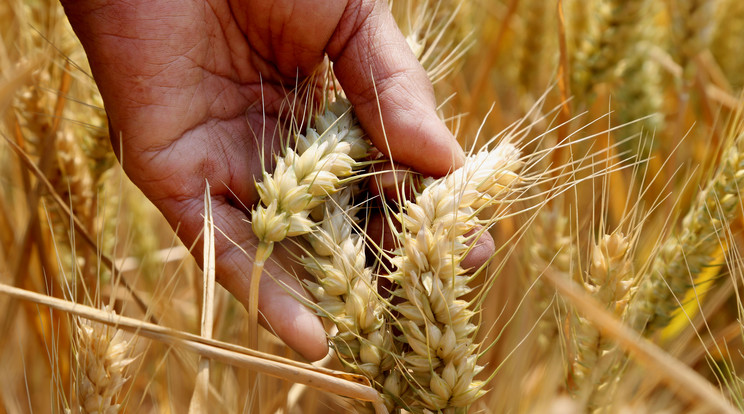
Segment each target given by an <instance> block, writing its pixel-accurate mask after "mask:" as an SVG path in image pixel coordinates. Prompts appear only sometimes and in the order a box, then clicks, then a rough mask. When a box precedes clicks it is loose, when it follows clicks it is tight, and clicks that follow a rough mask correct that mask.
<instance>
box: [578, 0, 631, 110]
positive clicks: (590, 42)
mask: <svg viewBox="0 0 744 414" xmlns="http://www.w3.org/2000/svg"><path fill="white" fill-rule="evenodd" d="M644 3H645V0H602V1H599V2H596V3H595V4H596V5H597V9H596V10H595V13H594V14H593V17H594V19H593V20H592V21H591V23H590V24H591V26H590V27H589V30H590V31H589V33H588V35H587V37H586V38H585V39H584V41H583V42H582V43H581V45H580V46H579V49H578V50H577V53H576V58H575V60H574V68H573V71H572V78H573V79H572V83H573V85H572V91H573V92H574V94H576V95H577V96H579V97H580V98H581V99H583V100H584V102H585V97H586V96H587V94H588V93H589V92H590V91H591V89H592V87H593V86H594V85H595V84H597V83H600V82H606V81H613V80H614V79H615V77H616V75H617V72H618V71H617V69H618V64H619V63H620V62H621V60H622V59H623V58H624V57H625V55H626V50H627V48H628V47H629V45H630V44H631V40H632V39H633V38H634V37H635V33H636V30H637V27H638V26H637V24H636V22H637V20H638V17H639V16H640V13H641V10H642V8H643V6H644ZM585 103H586V102H585Z"/></svg>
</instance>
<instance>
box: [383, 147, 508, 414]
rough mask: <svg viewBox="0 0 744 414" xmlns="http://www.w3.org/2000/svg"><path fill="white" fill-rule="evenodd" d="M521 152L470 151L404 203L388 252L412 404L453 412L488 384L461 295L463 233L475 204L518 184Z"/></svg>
mask: <svg viewBox="0 0 744 414" xmlns="http://www.w3.org/2000/svg"><path fill="white" fill-rule="evenodd" d="M520 167H521V161H520V159H519V152H518V151H517V150H516V148H515V147H514V146H512V145H511V144H508V143H505V144H501V145H499V146H497V147H496V148H495V149H494V150H492V151H490V152H489V151H487V150H482V151H480V152H478V153H477V154H475V155H472V156H470V157H469V158H468V159H467V160H466V161H465V165H464V166H463V167H461V168H460V169H459V170H457V171H455V172H453V173H451V174H450V175H448V176H446V177H444V178H441V179H439V180H428V181H427V182H426V188H425V189H424V190H423V191H422V192H421V193H420V194H419V195H417V196H416V199H415V202H412V201H409V202H406V203H404V205H405V207H404V210H403V213H402V214H401V216H400V220H401V223H402V227H403V230H402V231H401V232H400V233H399V234H398V239H399V242H400V248H399V249H397V250H396V252H395V253H394V255H393V258H392V263H393V265H394V266H395V270H394V271H393V272H392V273H391V274H390V275H389V276H388V277H389V278H390V280H391V281H392V282H393V283H394V286H396V287H395V289H394V291H393V292H392V294H393V296H394V297H395V298H397V299H400V300H401V302H400V303H398V304H396V305H395V306H394V307H393V308H394V309H395V310H396V311H397V312H398V313H399V314H400V316H399V317H398V319H397V321H396V325H397V326H398V329H400V331H401V332H402V333H403V338H402V340H403V342H404V343H406V344H407V349H406V350H404V351H403V352H402V355H401V358H400V360H401V362H402V365H401V367H402V368H401V369H402V371H401V372H400V377H401V378H403V379H404V380H406V381H408V382H409V383H410V384H411V387H410V388H409V389H408V391H407V392H406V393H405V394H404V395H403V396H402V399H403V400H404V401H405V402H406V404H407V408H408V409H410V410H413V411H415V412H422V411H423V410H444V411H445V412H450V411H453V410H457V409H463V408H464V407H467V406H468V405H470V404H471V403H472V402H473V401H475V399H477V398H478V397H479V396H480V395H482V394H483V393H484V392H485V391H484V390H483V387H484V386H485V383H484V382H483V381H476V380H473V377H474V376H475V375H476V374H477V373H478V372H479V371H480V370H481V369H482V368H481V367H480V366H478V365H477V363H476V362H477V355H476V354H475V351H476V350H477V348H478V345H477V344H475V343H474V342H473V334H474V333H475V332H476V330H477V327H476V326H475V325H473V324H472V323H471V319H472V317H473V316H474V311H473V310H471V309H469V303H468V302H467V301H465V300H463V299H462V296H463V295H465V294H467V293H468V292H470V291H471V288H470V287H469V286H468V281H469V280H470V277H469V276H467V275H466V274H465V270H464V269H462V268H461V267H460V262H461V260H462V258H463V257H464V255H465V253H466V251H467V248H468V247H467V243H466V242H467V240H466V236H465V235H466V234H467V233H468V232H470V231H472V230H473V229H474V228H475V225H476V224H477V223H478V219H477V218H476V211H475V209H477V208H479V207H483V206H485V205H493V204H496V203H499V202H502V201H504V199H505V198H506V197H508V196H509V195H510V194H512V192H513V191H514V190H515V189H516V188H517V187H518V185H519V184H520V182H521V180H520V176H519V175H518V171H519V169H520Z"/></svg>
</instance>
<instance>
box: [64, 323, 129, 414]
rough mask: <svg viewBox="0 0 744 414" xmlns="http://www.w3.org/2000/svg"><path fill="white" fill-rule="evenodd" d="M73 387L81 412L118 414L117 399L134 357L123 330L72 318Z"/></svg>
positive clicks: (118, 405)
mask: <svg viewBox="0 0 744 414" xmlns="http://www.w3.org/2000/svg"><path fill="white" fill-rule="evenodd" d="M75 342H76V348H75V360H76V363H77V376H76V387H77V395H78V403H79V405H80V411H81V412H83V413H105V414H114V413H118V412H119V409H120V408H121V407H120V404H118V403H117V402H116V398H117V396H118V394H119V392H120V391H121V388H122V386H123V385H124V383H125V382H126V380H127V377H126V375H125V370H126V367H127V366H128V365H129V364H130V363H132V361H133V360H134V358H128V357H127V356H128V355H129V353H130V351H131V347H130V344H129V341H127V340H126V339H125V338H124V331H120V330H118V329H115V328H112V327H110V326H106V325H103V324H101V323H98V322H91V321H88V320H86V319H82V318H76V319H75Z"/></svg>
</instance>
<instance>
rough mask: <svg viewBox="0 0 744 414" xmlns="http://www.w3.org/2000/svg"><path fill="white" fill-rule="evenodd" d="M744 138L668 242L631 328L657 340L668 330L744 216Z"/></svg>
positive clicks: (641, 293) (635, 302)
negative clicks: (743, 198)
mask: <svg viewBox="0 0 744 414" xmlns="http://www.w3.org/2000/svg"><path fill="white" fill-rule="evenodd" d="M743 140H744V135H741V133H740V132H739V134H738V136H736V139H734V140H733V141H732V142H731V144H730V145H729V147H728V149H727V150H726V151H724V153H723V155H722V159H721V165H720V166H719V168H718V170H717V171H716V173H715V174H714V175H713V176H712V177H711V178H710V180H709V181H708V184H707V185H706V187H705V189H703V190H702V191H701V192H700V193H699V195H698V198H697V200H696V202H695V203H694V205H693V206H692V207H691V208H690V210H689V212H688V213H687V215H686V216H685V217H684V219H683V221H682V226H681V228H680V231H679V232H677V233H675V234H673V235H672V236H671V237H669V238H668V239H667V240H666V241H664V242H663V243H662V244H661V246H660V248H659V251H658V253H657V255H656V257H655V259H654V260H653V262H652V264H651V267H650V270H649V272H648V274H646V275H645V276H644V278H643V280H642V281H641V284H640V286H639V288H638V292H637V293H636V294H635V295H634V296H633V298H632V300H631V303H630V307H629V308H628V313H629V314H628V321H629V324H630V325H631V326H632V327H634V328H635V329H637V330H639V331H646V332H647V334H651V333H653V332H654V331H656V330H657V329H659V328H662V327H664V326H666V324H667V323H668V322H669V320H670V319H671V317H672V313H673V312H674V311H675V309H677V307H678V304H677V300H678V299H679V298H681V297H683V296H684V293H685V292H686V291H687V290H688V289H689V288H690V287H691V283H692V281H693V280H695V278H696V276H697V275H698V274H699V273H700V272H701V271H703V268H704V266H706V265H708V263H710V261H711V259H712V258H713V254H714V252H715V251H716V250H717V249H718V248H719V247H720V246H721V242H720V237H721V232H722V231H724V229H725V227H726V226H728V224H729V223H731V222H732V221H734V220H735V219H736V218H737V217H738V216H739V214H740V211H741V207H740V194H741V193H740V190H741V188H744V187H743V186H744V151H743V150H742V147H743V146H744V144H743V142H744V141H743Z"/></svg>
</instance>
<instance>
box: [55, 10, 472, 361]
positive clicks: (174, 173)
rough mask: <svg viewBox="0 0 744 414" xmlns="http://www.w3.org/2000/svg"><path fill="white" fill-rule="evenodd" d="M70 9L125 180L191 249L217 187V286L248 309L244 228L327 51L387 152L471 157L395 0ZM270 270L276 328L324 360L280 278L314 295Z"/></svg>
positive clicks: (267, 311) (408, 158) (425, 157)
mask: <svg viewBox="0 0 744 414" xmlns="http://www.w3.org/2000/svg"><path fill="white" fill-rule="evenodd" d="M62 3H63V5H64V8H65V12H66V13H67V16H68V17H69V19H70V22H71V24H72V26H73V28H74V29H75V32H76V33H77V34H78V36H79V37H80V39H81V42H82V43H83V46H84V47H85V50H86V53H87V54H88V58H89V60H90V64H91V68H92V71H93V75H94V77H95V79H96V81H97V84H98V87H99V89H100V91H101V95H102V97H103V101H104V104H105V106H106V110H107V113H108V115H109V119H110V128H111V131H113V133H114V136H112V139H114V147H115V149H117V150H118V147H119V144H118V139H119V138H121V140H122V146H121V153H120V154H118V155H119V157H120V159H121V160H122V165H123V167H124V169H125V171H126V172H127V174H128V175H129V177H130V178H131V179H132V181H133V182H134V183H135V184H136V185H137V186H138V187H139V188H140V189H141V190H142V191H143V192H144V193H145V195H147V197H148V198H150V200H152V202H153V203H154V204H155V205H156V206H157V207H158V208H159V209H160V210H161V211H162V213H163V215H164V216H165V218H166V219H167V220H168V222H169V223H170V224H171V226H173V227H174V228H177V229H178V235H179V237H180V238H181V239H182V240H183V241H184V243H185V244H187V245H190V244H191V243H192V242H194V241H195V240H196V239H197V238H198V237H199V234H200V231H201V229H202V226H203V223H202V217H201V214H202V211H203V193H204V185H205V184H204V183H205V179H206V180H208V181H209V183H210V187H211V196H212V208H213V216H214V221H215V225H216V226H217V227H218V228H219V229H220V230H221V232H223V233H224V236H223V235H219V234H218V236H217V239H216V260H217V262H216V270H217V278H218V281H219V282H220V283H221V284H222V285H223V286H224V287H225V288H226V289H228V290H229V291H230V292H231V293H232V294H233V295H235V297H236V298H237V299H238V300H240V301H241V302H242V303H243V304H244V305H246V306H247V301H248V297H249V295H248V286H249V280H248V274H249V272H250V269H251V263H252V255H253V254H254V251H255V246H256V244H257V242H256V239H255V237H254V236H253V234H252V232H251V228H250V226H249V225H247V224H246V223H245V221H244V220H245V219H246V211H247V208H246V206H248V207H250V206H251V205H253V204H254V203H255V202H256V201H257V199H258V198H257V194H256V190H255V185H254V179H255V178H260V176H261V168H262V167H261V162H260V160H261V158H262V157H266V159H270V156H269V154H270V153H271V151H272V149H273V150H276V149H277V148H278V141H279V140H278V139H276V140H275V139H274V138H275V137H276V136H277V134H276V133H277V130H276V129H277V122H278V117H279V115H280V109H281V108H280V107H281V104H282V101H283V100H284V99H285V98H286V95H287V91H288V90H290V89H291V88H292V87H293V86H294V85H295V84H297V82H298V79H299V81H300V82H301V81H302V79H303V78H304V77H306V76H308V75H311V74H312V73H313V71H314V70H316V69H317V68H318V66H319V65H321V64H322V62H323V58H324V56H325V54H327V55H328V56H329V57H330V59H331V60H332V61H333V62H334V71H335V74H336V76H337V78H338V80H339V82H340V83H341V86H342V87H343V88H344V91H345V93H346V95H347V97H348V98H349V100H350V101H351V102H352V104H353V105H354V107H355V110H356V114H357V117H358V118H359V120H360V123H361V124H362V126H363V127H364V129H365V130H366V131H367V133H368V134H369V136H370V138H371V140H372V142H373V143H374V144H375V145H376V146H377V147H378V148H379V149H380V151H382V152H384V153H386V154H387V155H389V156H392V157H393V158H394V159H395V160H396V161H398V162H402V163H404V164H407V165H409V166H411V167H412V168H414V169H415V170H417V171H419V172H422V173H424V174H431V175H442V174H445V173H447V172H448V171H450V170H451V169H453V168H456V167H458V166H459V165H460V164H461V163H462V161H463V153H462V151H461V150H460V148H459V146H458V145H457V143H456V141H455V140H454V138H453V137H452V135H451V133H450V132H449V131H448V130H447V128H446V127H445V126H444V124H443V123H442V122H441V121H440V120H439V118H438V117H437V115H436V113H435V100H434V95H433V92H432V88H431V84H430V83H429V81H428V79H427V77H426V73H425V72H424V70H423V69H422V68H421V66H420V65H419V63H418V62H417V61H416V59H415V57H414V56H413V54H412V52H411V51H410V50H409V48H408V46H407V44H406V42H405V39H404V38H403V36H402V35H401V33H400V32H399V31H398V29H397V26H396V25H395V22H394V21H393V18H392V16H391V15H390V13H389V11H388V10H387V3H386V2H385V1H377V2H376V1H367V0H348V1H313V0H299V1H291V0H277V1H265V0H255V1H250V0H246V1H242V2H241V1H229V0H192V1H165V0H157V1H156V0H130V1H123V0H96V1H93V0H85V1H82V0H62ZM378 105H379V109H378ZM380 113H381V114H382V119H383V121H384V126H385V129H384V132H383V128H382V123H381V122H380V118H381V116H380ZM256 137H258V139H256ZM228 238H229V239H230V240H231V241H230V240H228ZM233 242H235V243H236V244H238V245H239V246H240V247H242V249H245V250H246V251H248V253H249V256H250V257H247V256H246V255H245V254H244V252H243V250H242V249H241V248H240V247H238V246H236V245H235V244H233ZM200 246H201V244H200V243H197V248H199V247H200ZM266 271H267V273H269V274H271V275H272V276H273V277H271V278H270V277H264V278H262V280H261V287H260V292H261V298H260V301H259V302H260V303H259V309H260V310H261V312H262V314H263V316H264V317H265V319H266V320H265V321H264V324H267V325H270V327H271V329H272V330H273V331H274V332H275V333H276V334H277V335H279V337H281V338H282V339H283V340H284V341H285V342H286V343H287V344H288V345H289V346H291V347H292V348H294V349H295V350H297V351H298V352H299V353H301V354H302V355H303V356H305V357H306V358H308V359H310V360H316V359H319V358H321V357H323V356H324V355H325V354H326V352H327V342H326V338H325V333H324V331H323V326H322V324H321V323H320V321H319V320H318V319H317V318H316V317H315V316H314V315H313V314H312V313H311V312H310V311H309V310H308V309H307V308H305V306H303V305H301V304H300V303H299V302H297V301H296V300H295V298H293V297H292V295H290V294H289V293H288V292H287V291H286V290H285V289H286V287H284V286H281V285H280V284H278V283H277V282H276V281H275V280H278V281H280V282H281V283H282V284H285V285H286V286H289V287H290V288H292V289H294V290H296V291H298V292H301V291H302V289H301V287H300V284H299V282H298V281H297V279H296V278H295V277H294V276H290V275H289V274H288V273H286V272H284V271H282V270H281V269H280V268H279V267H278V266H274V267H271V265H270V264H269V263H267V267H266Z"/></svg>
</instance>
